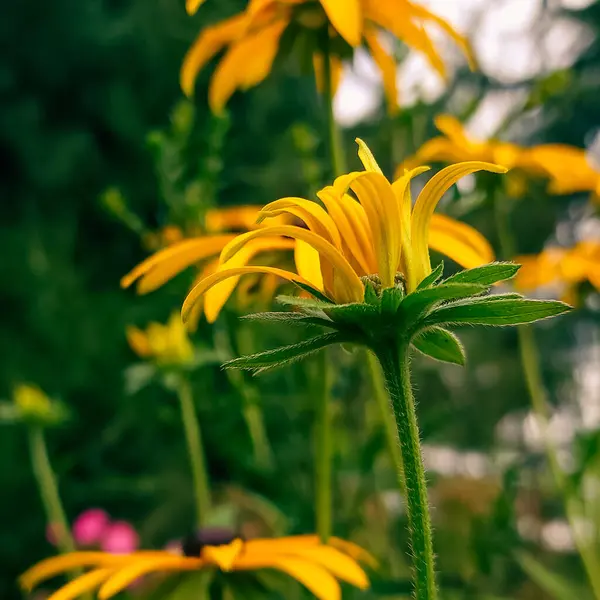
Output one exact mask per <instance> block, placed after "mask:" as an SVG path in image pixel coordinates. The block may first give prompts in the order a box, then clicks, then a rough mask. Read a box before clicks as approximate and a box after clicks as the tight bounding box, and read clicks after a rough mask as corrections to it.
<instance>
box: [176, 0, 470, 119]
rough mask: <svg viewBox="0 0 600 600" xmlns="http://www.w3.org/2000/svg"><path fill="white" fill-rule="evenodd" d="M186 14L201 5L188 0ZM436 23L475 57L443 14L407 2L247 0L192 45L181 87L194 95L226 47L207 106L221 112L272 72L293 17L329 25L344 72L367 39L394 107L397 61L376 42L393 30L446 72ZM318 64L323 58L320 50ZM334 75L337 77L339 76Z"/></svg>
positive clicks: (311, 25)
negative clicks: (431, 28)
mask: <svg viewBox="0 0 600 600" xmlns="http://www.w3.org/2000/svg"><path fill="white" fill-rule="evenodd" d="M187 7H188V12H190V13H193V12H195V11H196V9H197V8H198V1H197V0H188V3H187ZM428 22H431V23H433V24H435V25H437V26H438V27H439V28H441V29H442V30H443V31H444V32H445V33H447V34H448V35H449V36H450V37H451V38H452V39H453V40H454V41H455V42H456V43H457V44H458V45H459V47H460V48H461V50H462V51H463V52H464V53H465V55H466V56H467V59H468V61H469V64H470V66H471V67H472V68H473V67H474V65H475V61H474V59H473V56H472V53H471V49H470V47H469V44H468V42H467V40H466V39H465V37H463V36H462V35H460V34H459V33H457V32H456V31H455V30H454V29H453V28H452V26H451V25H450V24H449V23H448V22H446V21H445V20H444V19H442V18H441V17H438V16H437V15H435V14H434V13H432V12H430V11H429V10H427V9H426V8H425V7H423V6H421V5H420V4H417V3H413V2H411V1H410V0H319V1H318V2H316V1H314V0H250V2H249V4H248V7H247V8H246V10H245V11H243V12H242V13H239V14H238V15H235V16H234V17H231V18H229V19H226V20H225V21H222V22H220V23H217V24H216V25H213V26H211V27H207V28H205V29H203V30H202V31H201V33H200V35H199V36H198V38H197V39H196V41H195V42H194V44H193V45H192V47H191V48H190V50H189V51H188V53H187V55H186V57H185V59H184V61H183V65H182V68H181V76H180V78H181V87H182V89H183V91H184V92H185V93H186V94H187V95H188V96H189V95H191V94H192V92H193V88H194V82H195V80H196V76H197V75H198V72H199V71H200V70H201V69H202V68H203V67H204V66H205V65H206V63H207V62H208V61H209V60H210V59H211V58H212V57H213V56H215V55H216V54H217V53H219V52H220V51H221V50H223V49H226V53H225V55H224V57H223V59H222V60H221V62H220V63H219V65H218V67H217V69H216V71H215V74H214V75H213V77H212V80H211V84H210V90H209V104H210V107H211V110H213V112H220V111H221V110H222V109H223V107H224V106H225V104H226V102H227V100H228V99H229V97H230V96H231V95H232V94H233V92H235V90H236V89H242V90H245V89H248V88H250V87H252V86H254V85H257V84H258V83H260V82H261V81H263V80H264V79H265V78H266V77H267V75H268V74H269V73H270V71H271V67H272V65H273V61H274V60H275V57H276V55H277V51H278V49H279V42H280V39H281V37H282V35H283V34H284V32H285V31H286V29H287V28H288V26H289V25H290V24H291V23H295V24H297V25H299V26H300V27H303V28H305V29H308V30H312V29H315V30H316V29H322V28H324V27H327V26H328V24H329V26H330V33H331V35H333V36H334V42H335V46H336V47H335V48H334V49H333V52H334V54H333V56H332V59H331V64H332V68H333V70H334V71H337V72H338V73H339V69H340V58H341V55H346V54H349V53H350V52H351V49H352V48H355V47H357V46H359V45H361V44H362V43H363V42H364V43H365V44H366V46H367V47H368V49H369V51H370V53H371V55H372V57H373V60H374V61H375V62H376V63H377V65H378V67H379V69H380V70H381V72H382V76H383V82H384V90H385V93H386V97H387V100H388V103H389V107H390V109H391V110H392V111H393V110H396V108H397V90H396V61H395V59H394V57H393V56H392V55H391V54H389V53H388V51H387V50H386V49H385V48H384V47H383V45H382V44H381V43H380V41H379V37H378V33H379V32H380V31H381V30H385V31H389V32H390V33H392V34H393V35H394V36H395V37H397V38H399V39H401V40H403V41H404V42H405V43H406V44H407V45H408V46H411V47H412V48H414V49H415V50H417V51H419V52H422V53H423V54H425V56H426V57H427V59H428V60H429V62H430V63H431V64H432V66H433V67H434V68H435V69H436V70H437V71H438V72H439V73H440V74H441V75H442V76H445V75H446V68H445V66H444V62H443V60H442V58H441V56H440V54H439V52H438V51H437V50H436V48H435V45H434V43H433V41H432V40H431V38H430V36H429V34H428V33H427V31H426V30H425V28H424V24H426V23H428ZM314 59H315V64H316V66H317V69H318V65H319V64H321V65H322V60H323V57H322V55H321V54H319V52H318V51H317V50H316V49H315V53H314ZM335 79H337V76H335V75H334V80H335Z"/></svg>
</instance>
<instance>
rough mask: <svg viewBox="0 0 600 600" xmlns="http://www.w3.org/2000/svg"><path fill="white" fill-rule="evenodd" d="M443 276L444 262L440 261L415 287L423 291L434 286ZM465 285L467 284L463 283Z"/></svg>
mask: <svg viewBox="0 0 600 600" xmlns="http://www.w3.org/2000/svg"><path fill="white" fill-rule="evenodd" d="M443 274H444V261H442V262H441V263H440V264H439V265H438V266H437V267H436V268H435V269H434V270H433V271H431V273H429V275H427V277H425V279H423V281H421V283H420V284H419V285H418V286H417V289H418V290H423V289H425V288H428V287H431V286H433V285H435V284H436V283H437V282H438V281H439V280H440V277H441V276H442V275H443ZM465 283H467V282H465Z"/></svg>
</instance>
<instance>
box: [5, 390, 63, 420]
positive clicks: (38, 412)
mask: <svg viewBox="0 0 600 600" xmlns="http://www.w3.org/2000/svg"><path fill="white" fill-rule="evenodd" d="M13 402H14V404H15V407H16V409H17V412H18V414H19V416H20V417H21V418H22V419H23V420H24V421H25V422H29V423H34V424H38V425H46V426H48V425H56V424H59V423H60V422H61V421H63V420H64V419H65V418H66V417H67V412H66V409H65V407H64V406H63V405H62V404H61V403H60V402H58V401H56V400H52V399H51V398H50V397H48V395H47V394H45V393H44V392H43V391H42V390H41V389H40V388H39V387H38V386H37V385H32V384H29V383H19V384H18V385H17V386H15V388H14V390H13Z"/></svg>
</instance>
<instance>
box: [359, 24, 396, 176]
mask: <svg viewBox="0 0 600 600" xmlns="http://www.w3.org/2000/svg"><path fill="white" fill-rule="evenodd" d="M365 40H366V42H367V45H368V46H369V50H370V51H371V56H372V57H373V60H374V61H375V64H376V65H377V66H378V67H379V70H380V71H381V78H382V81H383V92H384V94H385V99H386V105H387V110H388V113H389V114H390V115H392V116H393V115H395V114H397V113H398V110H399V106H398V85H397V81H396V78H397V70H398V65H397V64H396V60H395V59H394V57H393V56H392V55H391V54H389V53H388V52H387V51H386V50H385V49H384V47H383V46H382V45H381V43H380V42H379V39H378V37H377V30H376V29H375V28H374V27H370V28H369V29H367V30H366V31H365ZM365 168H366V167H365Z"/></svg>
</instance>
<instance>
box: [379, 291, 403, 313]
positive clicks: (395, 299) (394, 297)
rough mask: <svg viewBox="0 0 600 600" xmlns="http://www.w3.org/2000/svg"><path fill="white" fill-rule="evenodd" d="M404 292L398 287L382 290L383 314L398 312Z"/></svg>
mask: <svg viewBox="0 0 600 600" xmlns="http://www.w3.org/2000/svg"><path fill="white" fill-rule="evenodd" d="M403 297H404V292H403V291H402V290H401V289H400V288H397V287H393V288H386V289H385V290H383V291H382V292H381V314H392V315H394V314H396V311H397V310H398V307H399V306H400V303H401V302H402V298H403Z"/></svg>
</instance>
